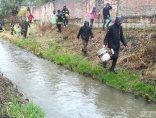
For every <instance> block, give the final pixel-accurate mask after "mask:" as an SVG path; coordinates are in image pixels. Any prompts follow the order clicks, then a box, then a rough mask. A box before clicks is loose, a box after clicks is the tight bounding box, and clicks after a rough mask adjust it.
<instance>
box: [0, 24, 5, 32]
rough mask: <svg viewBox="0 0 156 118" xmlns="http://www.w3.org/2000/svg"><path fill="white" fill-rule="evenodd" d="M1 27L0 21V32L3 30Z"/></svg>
mask: <svg viewBox="0 0 156 118" xmlns="http://www.w3.org/2000/svg"><path fill="white" fill-rule="evenodd" d="M3 31H4V30H3V27H2V24H1V23H0V32H3Z"/></svg>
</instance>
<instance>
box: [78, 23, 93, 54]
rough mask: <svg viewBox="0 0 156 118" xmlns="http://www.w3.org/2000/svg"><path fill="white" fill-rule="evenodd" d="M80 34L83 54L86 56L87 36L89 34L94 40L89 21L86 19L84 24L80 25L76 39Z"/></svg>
mask: <svg viewBox="0 0 156 118" xmlns="http://www.w3.org/2000/svg"><path fill="white" fill-rule="evenodd" d="M80 35H81V39H82V44H83V48H82V52H83V53H84V56H87V45H88V40H89V36H91V38H92V40H94V36H93V33H92V30H91V28H90V27H89V21H87V20H86V21H85V22H84V26H82V27H80V30H79V32H78V35H77V38H78V39H79V37H80Z"/></svg>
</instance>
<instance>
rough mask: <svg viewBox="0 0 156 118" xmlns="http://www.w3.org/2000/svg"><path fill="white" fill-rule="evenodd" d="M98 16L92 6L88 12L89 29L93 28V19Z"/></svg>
mask: <svg viewBox="0 0 156 118" xmlns="http://www.w3.org/2000/svg"><path fill="white" fill-rule="evenodd" d="M98 15H99V14H97V12H96V7H95V6H94V7H93V9H92V10H91V12H90V27H91V28H92V27H93V22H94V19H95V17H97V16H98Z"/></svg>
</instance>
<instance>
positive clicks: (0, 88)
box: [0, 76, 44, 118]
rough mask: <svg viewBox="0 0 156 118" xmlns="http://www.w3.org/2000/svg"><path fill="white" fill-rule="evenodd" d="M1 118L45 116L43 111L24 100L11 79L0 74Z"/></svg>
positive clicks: (42, 117) (35, 117) (39, 117)
mask: <svg viewBox="0 0 156 118" xmlns="http://www.w3.org/2000/svg"><path fill="white" fill-rule="evenodd" d="M0 95H1V99H0V118H44V113H43V111H42V110H41V109H40V108H39V107H37V106H35V105H34V104H33V103H28V99H25V100H24V97H23V94H21V93H19V92H18V89H17V88H14V87H13V84H12V82H11V81H9V80H8V79H7V78H5V77H3V76H0Z"/></svg>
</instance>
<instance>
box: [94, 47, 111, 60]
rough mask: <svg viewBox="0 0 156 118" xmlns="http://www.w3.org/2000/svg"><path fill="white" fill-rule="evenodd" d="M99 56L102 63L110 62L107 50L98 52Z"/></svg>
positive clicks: (102, 49) (103, 49)
mask: <svg viewBox="0 0 156 118" xmlns="http://www.w3.org/2000/svg"><path fill="white" fill-rule="evenodd" d="M97 54H98V56H99V58H100V59H101V61H102V62H106V61H108V60H110V56H109V54H108V52H107V50H106V49H105V48H101V49H100V50H98V52H97Z"/></svg>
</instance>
